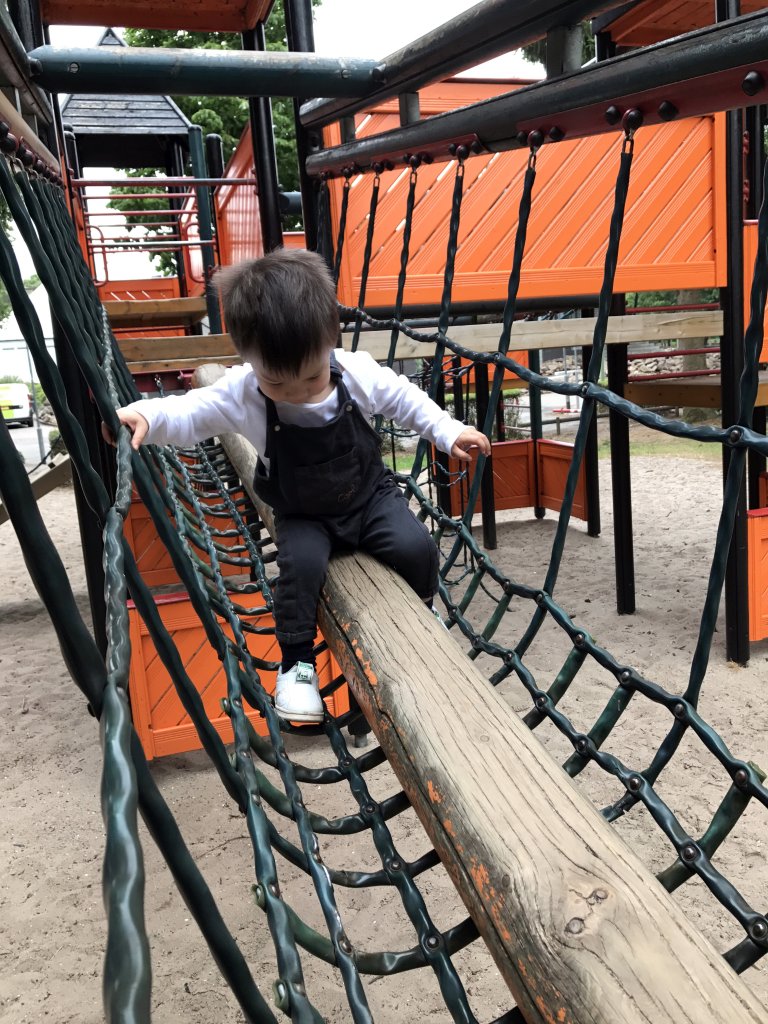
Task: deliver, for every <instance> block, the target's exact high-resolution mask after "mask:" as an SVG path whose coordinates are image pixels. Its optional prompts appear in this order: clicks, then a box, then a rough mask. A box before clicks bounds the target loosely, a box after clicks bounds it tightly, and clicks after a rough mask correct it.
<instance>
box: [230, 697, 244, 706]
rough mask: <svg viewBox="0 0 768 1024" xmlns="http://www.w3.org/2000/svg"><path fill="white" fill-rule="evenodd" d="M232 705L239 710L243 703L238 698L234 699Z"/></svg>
mask: <svg viewBox="0 0 768 1024" xmlns="http://www.w3.org/2000/svg"><path fill="white" fill-rule="evenodd" d="M232 703H233V704H234V705H235V707H236V708H241V707H242V706H243V702H242V701H241V700H240V698H239V697H235V699H234V700H233V701H232Z"/></svg>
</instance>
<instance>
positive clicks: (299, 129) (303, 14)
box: [284, 0, 333, 252]
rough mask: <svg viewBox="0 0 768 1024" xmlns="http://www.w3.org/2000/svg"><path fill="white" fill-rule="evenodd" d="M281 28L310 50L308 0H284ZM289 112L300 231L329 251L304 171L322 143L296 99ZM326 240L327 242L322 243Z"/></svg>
mask: <svg viewBox="0 0 768 1024" xmlns="http://www.w3.org/2000/svg"><path fill="white" fill-rule="evenodd" d="M284 9H285V30H286V35H287V38H288V49H289V50H294V51H298V52H301V53H314V50H315V35H314V31H313V29H312V0H284ZM293 115H294V120H295V122H296V156H297V159H298V161H299V188H300V189H301V206H302V211H303V219H304V235H305V237H306V240H307V248H308V249H313V250H315V251H318V250H322V251H323V252H332V251H333V243H332V241H331V240H330V239H324V240H323V242H322V245H321V244H319V241H320V240H319V239H318V234H317V221H318V216H317V204H318V183H317V181H315V180H313V179H312V178H310V176H309V175H308V174H307V158H308V157H309V156H310V154H312V153H314V152H317V151H318V150H319V149H320V148H321V145H322V136H321V134H320V133H319V132H317V131H314V130H312V129H309V128H305V127H304V126H303V125H302V123H301V118H300V116H299V101H298V100H297V99H294V101H293ZM326 243H327V244H326Z"/></svg>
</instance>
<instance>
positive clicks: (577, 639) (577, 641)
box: [573, 633, 584, 647]
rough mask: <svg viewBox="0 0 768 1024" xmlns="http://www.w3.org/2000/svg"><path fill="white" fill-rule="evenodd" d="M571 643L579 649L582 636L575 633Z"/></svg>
mask: <svg viewBox="0 0 768 1024" xmlns="http://www.w3.org/2000/svg"><path fill="white" fill-rule="evenodd" d="M573 642H574V645H575V646H576V647H581V645H582V644H583V643H584V634H583V633H577V634H576V636H575V637H574V638H573Z"/></svg>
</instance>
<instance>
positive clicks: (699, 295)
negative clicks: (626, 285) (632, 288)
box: [626, 288, 720, 309]
mask: <svg viewBox="0 0 768 1024" xmlns="http://www.w3.org/2000/svg"><path fill="white" fill-rule="evenodd" d="M626 298H627V305H628V306H631V307H637V308H640V309H653V307H654V306H676V305H677V304H678V303H679V302H680V292H679V291H670V292H627V294H626ZM719 299H720V293H719V289H717V288H697V289H695V290H692V291H686V293H685V301H686V303H694V302H702V303H705V302H707V303H708V302H718V301H719Z"/></svg>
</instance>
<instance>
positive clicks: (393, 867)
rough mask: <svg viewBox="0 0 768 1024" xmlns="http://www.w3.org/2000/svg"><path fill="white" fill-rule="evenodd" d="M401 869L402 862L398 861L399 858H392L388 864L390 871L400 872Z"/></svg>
mask: <svg viewBox="0 0 768 1024" xmlns="http://www.w3.org/2000/svg"><path fill="white" fill-rule="evenodd" d="M402 867H403V862H402V861H401V860H400V858H399V857H393V858H392V860H391V861H390V862H389V870H390V871H401V870H402Z"/></svg>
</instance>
